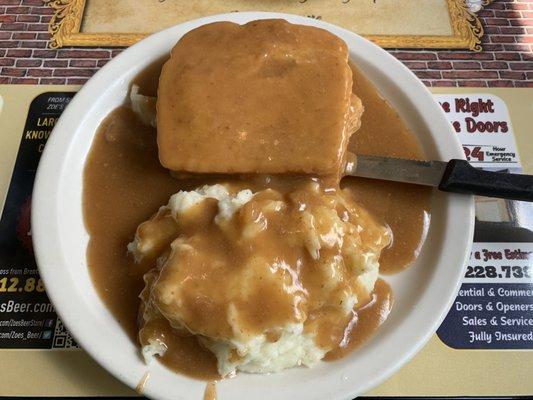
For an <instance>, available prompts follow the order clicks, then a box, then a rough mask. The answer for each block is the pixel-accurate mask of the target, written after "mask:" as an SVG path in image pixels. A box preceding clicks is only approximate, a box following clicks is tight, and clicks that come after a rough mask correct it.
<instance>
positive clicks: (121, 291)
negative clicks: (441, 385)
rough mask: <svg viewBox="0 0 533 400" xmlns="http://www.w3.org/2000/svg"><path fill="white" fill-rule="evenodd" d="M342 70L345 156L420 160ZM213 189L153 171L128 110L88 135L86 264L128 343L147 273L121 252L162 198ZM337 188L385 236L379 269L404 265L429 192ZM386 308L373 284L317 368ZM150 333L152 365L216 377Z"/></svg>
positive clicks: (356, 77) (202, 359) (362, 183)
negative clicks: (349, 97) (358, 112)
mask: <svg viewBox="0 0 533 400" xmlns="http://www.w3.org/2000/svg"><path fill="white" fill-rule="evenodd" d="M162 62H163V61H161V62H160V63H162ZM160 63H159V64H158V63H156V64H154V65H153V66H152V67H151V68H149V69H147V71H146V72H145V73H144V74H143V75H141V76H139V77H138V78H137V80H136V81H137V83H139V84H140V86H141V93H143V94H146V95H154V94H155V93H154V88H155V87H156V86H157V85H156V83H157V80H158V78H159V71H160V68H161V67H160ZM352 71H353V91H354V92H355V93H356V94H357V96H358V97H359V98H360V99H361V101H362V103H363V105H364V108H365V111H364V114H363V116H362V119H361V128H360V129H359V130H358V131H357V132H356V133H355V134H354V135H353V136H352V137H351V140H350V142H349V144H348V149H349V150H350V151H352V152H354V153H356V154H374V155H388V156H395V157H404V158H416V159H424V155H423V152H422V149H421V147H420V145H419V144H418V142H417V140H416V138H415V137H414V136H413V134H412V133H411V132H410V131H409V129H408V128H407V127H406V126H405V124H404V122H403V121H402V120H401V118H400V117H399V116H398V114H397V113H396V111H395V110H394V109H393V108H392V107H390V105H389V104H388V103H387V102H386V101H385V100H384V99H382V98H381V96H380V95H379V93H377V91H376V90H375V88H374V87H373V86H372V85H371V84H370V83H369V82H368V81H367V80H366V78H364V77H363V75H362V74H361V73H360V72H359V71H358V70H357V69H356V68H354V67H352ZM315 146H318V145H317V144H315ZM311 150H312V149H311ZM315 150H316V151H315V154H316V155H317V156H318V155H319V154H322V153H321V151H320V149H315ZM212 151H213V152H216V151H217V150H216V149H212ZM216 181H217V177H213V176H211V177H201V178H193V179H175V178H173V177H171V176H170V174H169V173H168V170H166V169H164V168H163V167H162V166H161V164H160V162H159V158H158V147H157V142H156V130H155V129H153V128H150V127H147V126H145V125H143V124H142V123H141V122H140V121H139V120H138V118H137V117H136V116H135V115H134V113H133V112H132V111H131V109H130V108H129V107H126V106H122V107H119V108H117V109H116V110H114V111H112V112H111V113H110V114H109V116H108V117H107V118H106V119H105V120H104V122H103V123H102V124H101V126H100V128H99V130H98V132H97V133H96V135H95V138H94V140H93V144H92V148H91V152H90V154H89V157H88V159H87V162H86V165H85V172H84V192H83V208H84V216H85V224H86V227H87V229H88V232H89V234H90V237H91V239H90V242H89V245H88V251H87V258H88V265H89V270H90V273H91V276H92V278H93V281H94V284H95V286H96V288H97V290H98V292H99V294H100V296H101V297H102V299H103V300H104V301H105V303H106V304H107V306H108V307H109V309H110V310H111V311H112V313H113V314H114V316H115V317H116V318H117V320H118V321H119V322H120V324H121V326H122V327H123V328H124V329H125V331H126V332H127V333H128V334H129V335H130V337H131V338H132V340H134V341H136V342H137V341H138V338H137V335H138V315H139V305H140V299H139V297H138V296H139V293H140V292H141V290H142V288H143V287H144V282H143V275H144V274H145V273H146V272H147V271H148V270H149V269H150V268H152V266H153V265H152V264H151V263H150V264H149V263H147V264H142V263H141V264H136V263H134V262H133V259H132V257H131V256H130V255H128V254H127V249H126V248H127V244H128V243H129V242H130V241H131V240H132V238H133V237H134V235H135V231H136V229H137V226H138V225H139V224H140V223H141V222H143V221H146V220H147V219H148V218H149V217H150V216H151V215H153V214H154V213H155V212H156V211H157V210H158V208H159V207H160V206H161V205H162V204H166V203H167V201H168V198H169V197H170V195H172V194H173V193H176V192H177V191H179V190H192V189H193V188H195V187H197V186H200V185H204V184H209V183H211V182H216ZM341 186H342V187H345V188H347V189H348V190H349V191H350V192H351V194H352V196H353V197H354V198H355V199H356V201H357V202H358V203H360V204H361V206H363V208H366V209H367V210H368V211H370V213H371V214H372V215H373V216H374V217H375V218H376V219H377V220H378V221H380V222H382V223H384V224H387V225H388V226H389V227H390V229H391V231H392V237H393V242H392V245H391V246H390V247H389V248H386V249H385V250H384V251H383V252H382V255H381V258H380V264H381V268H380V270H381V271H383V272H385V273H389V272H396V271H400V270H402V269H403V268H405V267H406V266H408V265H409V264H410V263H411V262H412V261H413V260H414V258H416V256H417V254H418V251H419V248H420V246H421V244H422V242H423V240H424V236H425V232H426V230H427V225H428V223H429V202H430V195H431V191H430V190H428V189H426V188H419V187H416V186H412V185H404V184H396V183H391V182H376V181H371V180H365V179H359V178H346V179H344V180H343V181H342V182H341ZM391 305H392V293H391V290H390V287H389V286H388V285H387V284H386V283H385V282H384V281H382V280H378V282H377V283H376V287H375V290H374V294H373V296H372V298H371V299H370V300H369V302H368V304H367V305H365V306H363V307H361V308H359V309H358V310H357V311H355V313H356V314H357V315H356V318H354V319H353V321H354V323H353V325H352V326H351V329H350V330H348V331H347V332H346V335H345V338H343V340H342V341H341V345H340V346H339V347H338V348H337V349H335V350H333V351H331V352H330V353H329V354H328V355H327V359H336V358H339V357H342V356H344V355H345V354H346V353H347V352H349V351H350V350H351V349H352V348H353V347H356V346H357V345H359V344H360V343H362V342H364V340H365V339H367V338H368V337H369V336H370V335H371V334H372V333H373V332H374V331H375V330H376V329H377V328H378V327H379V325H380V324H381V323H382V322H383V321H384V320H385V318H386V316H387V315H388V312H389V310H390V307H391ZM157 332H158V333H159V334H161V335H167V337H168V338H169V340H168V341H167V344H168V345H169V350H168V351H167V353H166V354H165V356H163V357H162V358H161V361H162V362H163V363H164V364H165V365H167V366H168V367H170V368H172V369H173V370H175V371H178V372H181V373H185V374H187V375H190V376H194V377H197V378H200V379H205V380H214V379H218V378H219V376H218V373H217V368H216V359H215V357H214V356H213V354H212V353H211V352H209V351H207V350H205V349H204V348H202V347H201V346H200V345H199V344H198V342H197V340H196V339H195V338H194V337H192V336H179V335H176V334H175V331H174V330H172V329H171V328H170V326H169V325H168V323H167V322H166V321H161V326H160V327H159V328H158V330H157ZM152 333H153V332H152ZM145 334H147V332H145ZM141 335H142V333H141ZM141 341H142V337H141Z"/></svg>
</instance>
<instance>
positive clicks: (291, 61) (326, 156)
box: [157, 20, 362, 175]
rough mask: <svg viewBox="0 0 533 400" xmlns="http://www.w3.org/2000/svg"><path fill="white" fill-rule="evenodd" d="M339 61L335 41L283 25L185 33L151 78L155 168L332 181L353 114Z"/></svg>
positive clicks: (341, 48)
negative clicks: (329, 177)
mask: <svg viewBox="0 0 533 400" xmlns="http://www.w3.org/2000/svg"><path fill="white" fill-rule="evenodd" d="M347 60H348V49H347V47H346V44H345V43H344V42H343V41H342V40H341V39H339V38H338V37H337V36H335V35H333V34H331V33H330V32H328V31H326V30H323V29H318V28H315V27H309V26H304V25H294V24H290V23H288V22H287V21H284V20H260V21H252V22H250V23H247V24H244V25H238V24H235V23H232V22H216V23H213V24H207V25H203V26H201V27H199V28H196V29H194V30H192V31H190V32H188V33H187V34H185V35H184V36H183V37H182V38H181V39H180V40H179V41H178V43H177V44H176V45H175V47H174V48H173V49H172V51H171V56H170V59H169V60H168V61H167V62H166V63H165V65H164V66H163V69H162V71H161V77H160V80H159V89H158V96H157V142H158V145H159V158H160V161H161V164H162V165H163V166H164V167H166V168H168V169H170V170H174V171H187V172H194V173H263V174H276V173H309V174H319V175H327V174H337V173H338V169H339V167H340V166H341V165H342V157H343V155H344V154H345V150H346V145H347V144H348V139H349V137H350V135H351V134H352V133H353V132H354V130H355V129H357V127H358V126H359V119H360V115H361V112H362V107H361V102H360V101H359V99H357V98H356V97H355V96H354V95H353V94H352V90H351V86H352V74H351V72H350V68H349V66H348V63H347ZM324 132H328V134H327V135H324Z"/></svg>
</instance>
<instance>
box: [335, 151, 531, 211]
mask: <svg viewBox="0 0 533 400" xmlns="http://www.w3.org/2000/svg"><path fill="white" fill-rule="evenodd" d="M344 176H359V177H362V178H371V179H381V180H386V181H396V182H405V183H413V184H416V185H426V186H434V187H437V188H438V189H439V190H442V191H444V192H453V193H465V194H475V195H479V196H487V197H498V198H502V199H511V200H522V201H533V175H519V174H508V173H504V172H490V171H483V170H480V169H476V168H474V167H472V166H471V165H470V164H469V163H468V161H465V160H455V159H454V160H450V161H448V162H445V161H416V160H404V159H400V158H388V157H376V156H360V155H357V156H355V155H353V154H349V155H348V160H347V162H346V166H345V169H344Z"/></svg>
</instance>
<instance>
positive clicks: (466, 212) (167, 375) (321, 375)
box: [32, 12, 474, 400]
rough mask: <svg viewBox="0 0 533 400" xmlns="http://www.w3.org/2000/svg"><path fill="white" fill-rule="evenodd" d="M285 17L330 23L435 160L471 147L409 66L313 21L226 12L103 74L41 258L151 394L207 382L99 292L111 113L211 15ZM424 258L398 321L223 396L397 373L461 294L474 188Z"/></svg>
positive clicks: (90, 337) (60, 298)
mask: <svg viewBox="0 0 533 400" xmlns="http://www.w3.org/2000/svg"><path fill="white" fill-rule="evenodd" d="M265 18H284V19H286V20H288V21H290V22H293V23H298V24H304V25H313V26H317V27H321V28H324V29H327V30H329V31H331V32H333V33H334V34H336V35H337V36H339V37H340V38H342V39H343V40H344V41H346V43H347V44H348V46H349V49H350V57H351V59H352V60H353V61H355V62H356V63H357V65H358V66H359V67H360V68H361V70H362V71H363V72H364V73H365V74H366V76H367V77H368V78H369V79H370V80H371V81H372V82H373V83H374V84H375V85H376V86H377V88H378V89H379V90H380V91H381V93H382V94H383V96H384V97H385V98H386V99H387V100H388V101H389V102H390V103H392V105H393V106H394V107H396V108H397V110H398V111H399V113H400V115H401V116H402V117H403V118H404V119H405V120H406V121H407V123H408V125H409V126H410V127H411V128H412V130H413V131H414V132H415V134H416V135H417V136H418V138H419V139H420V141H421V143H422V145H423V146H424V149H425V151H426V152H427V154H428V156H429V157H431V158H433V159H440V160H447V159H450V158H462V157H463V152H462V149H461V146H460V144H459V142H458V141H457V139H456V138H455V135H454V134H453V133H452V131H451V129H450V126H449V124H448V122H447V121H446V119H445V116H444V113H443V112H442V110H441V109H440V107H439V105H438V104H437V103H436V102H435V101H434V100H433V98H432V96H431V94H430V93H429V91H428V90H427V89H426V88H425V87H424V85H423V84H422V83H421V82H420V81H419V80H418V79H417V78H416V77H415V75H413V74H412V73H411V72H410V71H409V70H408V69H407V68H406V67H405V66H403V65H402V64H401V63H400V62H399V61H397V60H396V59H395V58H394V57H392V56H391V55H389V54H388V53H387V52H386V51H384V50H382V49H381V48H379V47H377V46H376V45H374V44H372V43H371V42H369V41H367V40H365V39H363V38H362V37H360V36H358V35H356V34H354V33H351V32H349V31H347V30H344V29H341V28H339V27H336V26H334V25H331V24H328V23H325V22H322V21H317V20H314V19H308V18H304V17H299V16H294V15H288V14H276V13H262V12H261V13H260V12H244V13H231V14H223V15H215V16H211V17H207V18H201V19H198V20H195V21H191V22H187V23H184V24H180V25H177V26H174V27H172V28H169V29H166V30H164V31H162V32H159V33H156V34H154V35H152V36H150V37H148V38H146V39H144V40H142V41H141V42H139V43H137V44H135V45H134V46H132V47H130V48H128V49H127V50H125V51H124V52H122V53H121V54H120V55H119V56H117V57H116V58H115V59H113V60H112V61H111V62H109V63H108V64H107V65H106V66H105V67H103V68H102V69H101V70H100V71H99V72H98V73H96V75H95V76H94V77H93V78H91V79H90V80H89V81H88V82H87V83H86V84H85V85H84V86H83V88H82V89H81V90H80V92H79V93H78V94H77V95H76V96H75V97H74V99H73V100H72V102H71V103H70V105H69V106H68V107H67V109H66V110H65V112H64V113H63V115H62V116H61V118H60V120H59V121H58V123H57V125H56V127H55V129H54V131H53V134H52V135H51V137H50V139H49V140H48V144H47V145H46V149H45V151H44V153H43V155H42V158H41V162H40V165H39V170H38V172H37V177H36V180H35V189H34V193H33V203H32V233H33V240H34V246H35V254H36V258H37V263H38V265H39V269H40V272H41V275H42V278H43V279H44V282H45V285H46V288H47V292H48V295H49V297H50V299H51V301H52V303H53V304H54V306H55V308H56V310H57V312H58V314H59V316H60V317H61V319H62V320H63V322H64V323H65V324H66V326H67V327H68V329H69V330H70V332H71V333H72V334H73V335H74V337H75V338H76V340H77V341H78V342H79V343H80V345H81V346H82V347H83V348H84V349H85V350H86V351H87V352H88V353H89V354H91V355H92V356H93V357H94V358H95V359H96V360H97V361H98V362H99V363H100V364H101V365H102V366H104V367H105V368H106V369H107V370H108V371H109V372H111V373H112V374H113V375H115V376H116V377H117V378H118V379H120V380H121V381H123V382H124V383H126V384H127V385H129V386H130V387H132V388H135V387H136V385H137V384H138V382H139V381H140V380H141V378H142V377H143V375H144V374H145V373H146V372H147V371H150V378H149V379H148V381H147V383H146V385H145V387H144V394H145V395H147V396H149V397H152V398H156V399H168V400H178V399H194V400H199V399H201V398H202V395H203V392H204V388H205V383H204V382H201V381H197V380H194V379H190V378H188V377H186V376H182V375H177V374H174V373H173V372H171V371H169V370H167V369H166V368H165V367H163V366H162V365H161V364H159V363H157V362H156V363H153V364H152V365H150V366H147V365H145V364H144V362H143V361H142V360H141V358H140V357H139V349H138V345H137V343H133V342H132V341H131V340H130V339H129V338H128V337H127V335H126V334H125V333H124V331H123V330H122V329H121V328H120V326H119V325H118V323H117V322H116V321H115V319H114V318H113V316H112V315H111V313H110V312H109V311H108V310H107V308H106V307H105V305H104V303H103V302H102V301H101V300H100V298H99V297H98V295H97V293H96V291H95V288H94V286H93V284H92V282H91V278H90V276H89V273H88V270H87V260H86V256H85V253H86V247H87V243H88V240H89V236H88V234H87V231H86V229H85V227H84V223H83V211H82V183H83V179H82V173H83V167H84V163H85V158H86V156H87V153H88V152H89V149H90V147H91V142H92V139H93V136H94V134H95V132H96V130H97V128H98V125H99V124H100V122H101V121H102V119H103V118H104V117H105V116H106V115H107V114H108V113H109V112H110V111H111V110H113V109H114V108H115V107H117V106H119V105H121V104H123V103H124V102H125V101H126V96H127V92H128V86H129V83H130V81H131V80H132V78H133V77H134V76H135V75H136V74H137V73H138V72H139V71H141V70H142V69H143V68H144V67H146V66H147V65H149V64H150V63H151V62H152V61H154V60H156V59H158V58H160V57H161V56H164V55H166V54H168V53H169V51H170V49H171V48H172V47H173V46H174V44H175V43H176V41H177V40H178V39H179V38H180V37H181V36H182V35H183V34H185V33H186V32H187V31H189V30H191V29H193V28H195V27H197V26H200V25H204V24H207V23H210V22H215V21H233V22H237V23H241V24H242V23H246V22H248V21H251V20H255V19H265ZM431 209H432V221H431V226H430V229H429V234H428V237H427V240H426V243H425V245H424V246H423V248H422V251H421V254H420V256H419V258H418V259H417V261H416V263H415V265H413V266H412V267H411V268H410V269H408V270H407V271H405V272H403V273H401V274H399V275H396V276H393V277H389V278H388V279H387V280H388V281H389V282H390V283H391V285H392V287H393V289H394V293H395V298H396V304H395V307H394V309H393V312H392V314H391V316H390V318H389V319H388V320H387V321H386V323H385V324H384V325H383V326H382V328H381V329H380V330H379V332H378V333H377V334H376V335H375V336H374V337H373V338H372V339H371V340H370V341H369V342H368V343H366V345H364V346H363V347H362V348H360V349H358V350H357V351H355V352H353V353H352V354H350V355H349V356H347V357H345V358H343V359H341V360H338V361H335V362H328V363H321V364H320V365H318V366H317V367H316V368H313V369H307V368H293V369H290V370H286V371H284V372H281V373H277V374H272V375H251V374H238V376H237V377H235V378H234V379H228V380H224V381H221V382H220V383H219V384H218V385H217V391H218V394H219V400H235V399H241V398H246V399H255V400H261V399H264V400H271V399H276V400H284V399H287V400H289V399H290V400H297V399H305V400H314V399H328V400H336V399H351V398H353V397H354V396H356V395H359V394H362V393H364V392H366V391H368V390H370V389H372V388H373V387H375V386H376V385H378V384H379V383H381V382H382V381H384V380H385V379H386V378H387V377H389V376H390V375H392V374H393V373H394V372H395V371H396V370H398V369H399V368H400V367H401V366H402V365H403V364H404V363H405V362H407V361H408V360H409V359H410V358H411V357H413V355H414V354H415V353H416V352H417V351H418V350H420V348H421V347H422V346H423V345H424V344H425V343H426V341H427V340H428V339H429V338H430V337H431V335H432V334H433V333H434V332H435V330H436V329H437V328H438V326H439V324H440V322H441V321H442V320H443V318H444V316H445V314H446V312H447V311H448V309H449V307H450V305H451V302H452V301H453V299H454V297H455V295H456V292H457V290H458V286H459V283H460V280H461V276H462V272H463V265H464V263H465V261H466V257H467V254H468V252H469V249H470V245H471V241H472V233H473V221H474V218H473V201H472V198H471V197H470V196H462V195H455V194H444V193H436V194H435V196H433V201H432V208H431Z"/></svg>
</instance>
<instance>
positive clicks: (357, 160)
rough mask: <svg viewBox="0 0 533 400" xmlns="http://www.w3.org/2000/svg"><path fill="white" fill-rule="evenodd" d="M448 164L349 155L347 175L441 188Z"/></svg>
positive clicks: (345, 170) (346, 168)
mask: <svg viewBox="0 0 533 400" xmlns="http://www.w3.org/2000/svg"><path fill="white" fill-rule="evenodd" d="M446 165H447V163H446V162H444V161H418V160H405V159H401V158H389V157H377V156H360V155H357V156H356V155H354V154H349V155H348V160H347V162H346V167H345V169H344V172H345V175H351V176H359V177H362V178H371V179H381V180H386V181H395V182H405V183H413V184H416V185H426V186H439V184H440V182H441V180H442V177H443V175H444V171H445V170H446Z"/></svg>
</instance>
